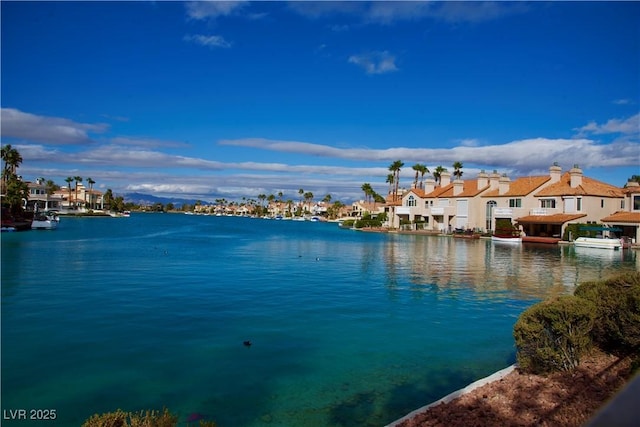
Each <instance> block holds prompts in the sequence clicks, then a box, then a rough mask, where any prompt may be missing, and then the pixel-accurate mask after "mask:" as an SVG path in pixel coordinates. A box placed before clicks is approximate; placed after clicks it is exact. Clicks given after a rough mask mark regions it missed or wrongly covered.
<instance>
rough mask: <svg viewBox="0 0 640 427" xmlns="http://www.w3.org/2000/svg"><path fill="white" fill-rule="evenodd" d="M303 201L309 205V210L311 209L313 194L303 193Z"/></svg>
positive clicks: (309, 192)
mask: <svg viewBox="0 0 640 427" xmlns="http://www.w3.org/2000/svg"><path fill="white" fill-rule="evenodd" d="M304 201H305V203H307V204H308V205H309V209H311V205H312V204H313V193H312V192H311V191H307V192H306V193H304ZM309 212H311V211H309Z"/></svg>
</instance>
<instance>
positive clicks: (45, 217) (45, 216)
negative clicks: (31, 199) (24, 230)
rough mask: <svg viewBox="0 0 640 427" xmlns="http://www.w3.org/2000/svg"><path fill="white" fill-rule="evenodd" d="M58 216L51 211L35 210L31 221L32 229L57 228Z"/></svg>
mask: <svg viewBox="0 0 640 427" xmlns="http://www.w3.org/2000/svg"><path fill="white" fill-rule="evenodd" d="M58 223H60V218H59V217H58V215H57V214H56V213H55V212H53V211H47V212H44V213H39V212H36V213H35V215H34V216H33V221H31V229H32V230H55V229H56V228H58Z"/></svg>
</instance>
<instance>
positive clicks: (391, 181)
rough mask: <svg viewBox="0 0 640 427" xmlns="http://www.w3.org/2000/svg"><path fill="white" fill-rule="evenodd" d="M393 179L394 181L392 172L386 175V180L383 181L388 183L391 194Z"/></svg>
mask: <svg viewBox="0 0 640 427" xmlns="http://www.w3.org/2000/svg"><path fill="white" fill-rule="evenodd" d="M394 181H395V176H394V175H393V174H392V173H390V174H389V175H387V180H386V181H385V182H386V183H388V184H389V194H391V192H392V191H393V182H394Z"/></svg>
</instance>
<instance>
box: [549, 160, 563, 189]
mask: <svg viewBox="0 0 640 427" xmlns="http://www.w3.org/2000/svg"><path fill="white" fill-rule="evenodd" d="M549 176H550V177H551V184H553V183H556V182H560V177H561V176H562V168H561V167H560V166H558V162H553V166H551V167H550V168H549Z"/></svg>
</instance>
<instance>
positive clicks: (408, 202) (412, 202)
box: [407, 196, 417, 206]
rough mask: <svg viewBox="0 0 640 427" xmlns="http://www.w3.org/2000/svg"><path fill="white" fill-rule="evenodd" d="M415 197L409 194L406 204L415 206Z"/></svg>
mask: <svg viewBox="0 0 640 427" xmlns="http://www.w3.org/2000/svg"><path fill="white" fill-rule="evenodd" d="M416 205H417V203H416V199H415V198H414V197H413V196H409V198H408V199H407V206H416Z"/></svg>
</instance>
